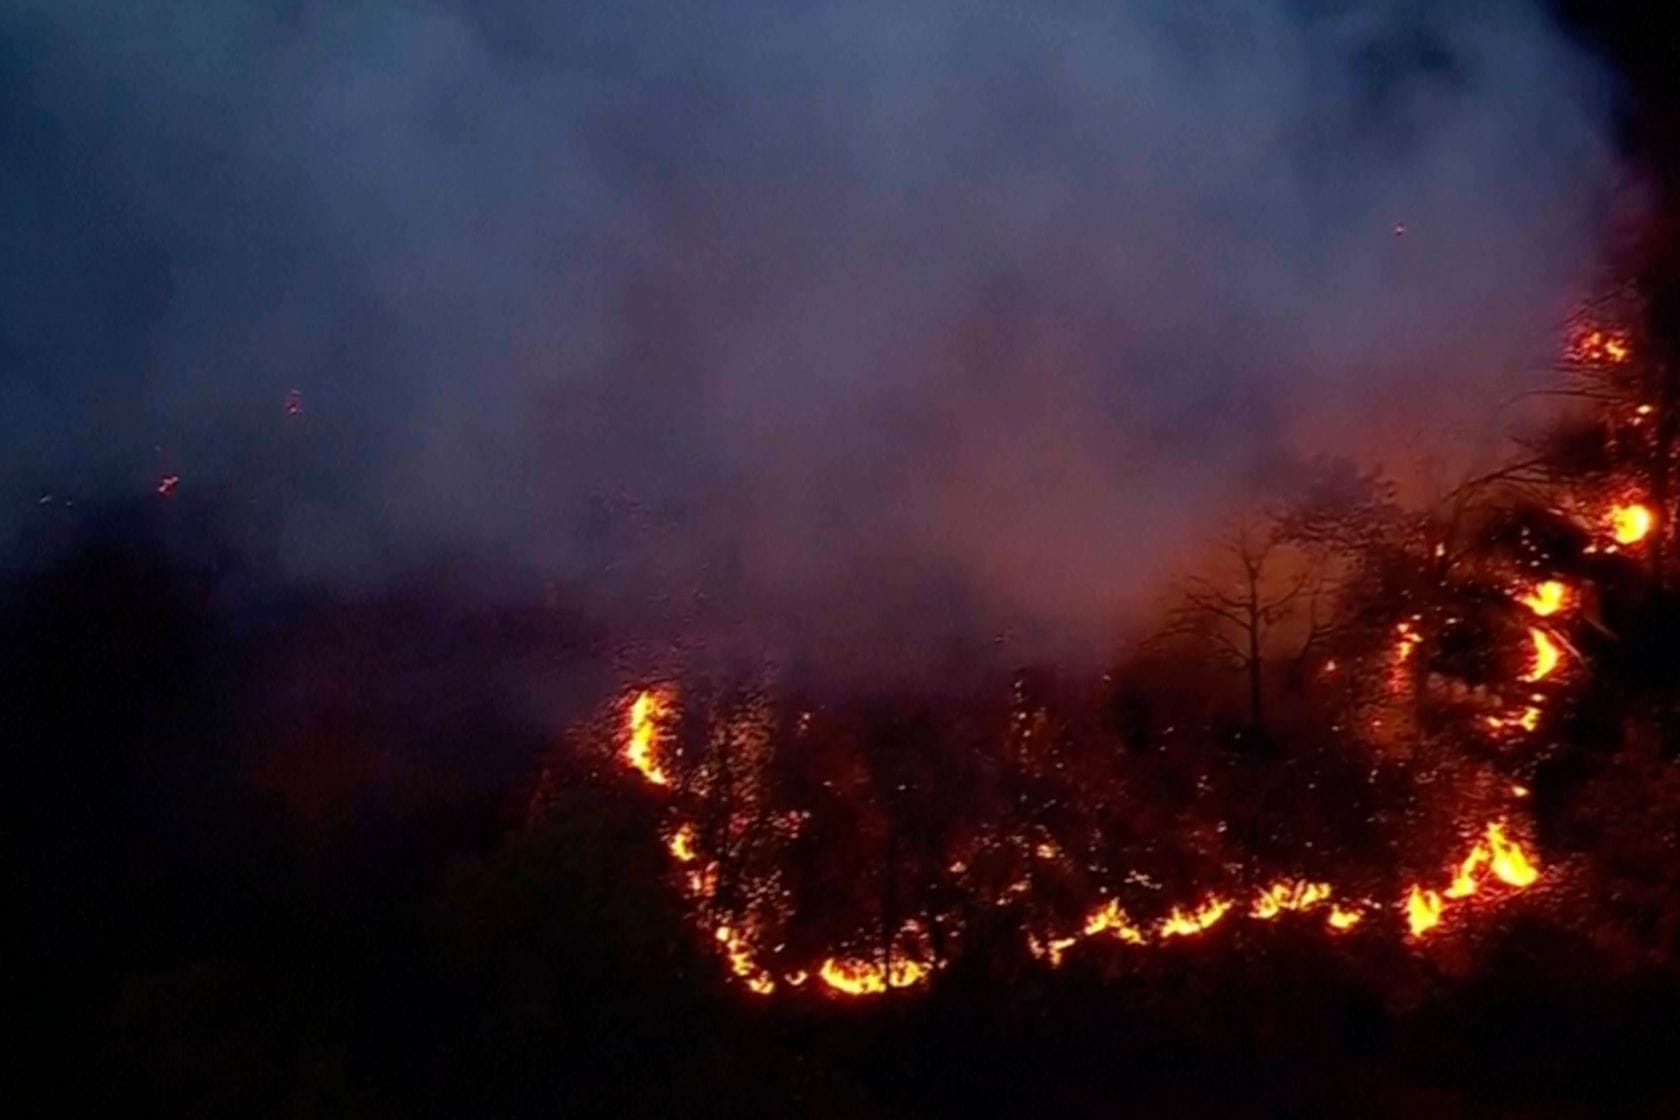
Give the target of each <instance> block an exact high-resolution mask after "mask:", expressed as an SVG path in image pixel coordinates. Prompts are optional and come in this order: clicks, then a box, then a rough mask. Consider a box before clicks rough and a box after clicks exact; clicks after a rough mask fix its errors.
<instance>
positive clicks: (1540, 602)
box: [1521, 579, 1569, 618]
mask: <svg viewBox="0 0 1680 1120" xmlns="http://www.w3.org/2000/svg"><path fill="white" fill-rule="evenodd" d="M1568 601H1569V588H1567V587H1565V586H1564V585H1563V584H1562V583H1561V582H1560V581H1558V580H1555V579H1549V580H1547V581H1546V582H1544V583H1541V584H1537V585H1536V586H1535V588H1534V590H1533V591H1531V592H1529V593H1528V594H1527V595H1524V596H1523V597H1522V599H1521V602H1522V605H1523V606H1525V607H1527V608H1528V609H1529V610H1531V611H1533V612H1534V613H1535V614H1537V615H1539V616H1540V617H1541V618H1545V617H1547V616H1548V615H1554V614H1556V613H1557V612H1558V611H1560V610H1562V609H1563V608H1564V606H1565V605H1566V604H1567V603H1568Z"/></svg>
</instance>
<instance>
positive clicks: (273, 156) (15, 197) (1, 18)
mask: <svg viewBox="0 0 1680 1120" xmlns="http://www.w3.org/2000/svg"><path fill="white" fill-rule="evenodd" d="M1609 90H1610V83H1609V81H1608V79H1607V77H1606V75H1605V74H1603V73H1601V72H1599V71H1598V70H1597V69H1595V67H1594V66H1593V65H1592V64H1591V63H1590V61H1589V60H1588V59H1586V58H1585V57H1584V56H1583V55H1582V54H1581V53H1580V52H1579V51H1578V50H1577V49H1576V48H1575V47H1574V46H1573V45H1572V44H1571V42H1570V41H1569V40H1568V39H1567V38H1566V37H1565V35H1564V34H1563V33H1562V32H1561V31H1560V30H1559V29H1558V28H1557V27H1555V26H1554V25H1552V24H1551V23H1550V22H1548V20H1547V18H1546V17H1545V15H1544V13H1543V12H1542V10H1541V8H1540V7H1539V6H1538V5H1537V4H1534V3H1519V2H1516V0H1510V2H1487V3H1471V2H1458V0H1443V2H1440V3H1410V4H1403V3H1383V2H1377V0H1370V2H1352V0H1350V2H1346V3H1305V2H1286V0H1269V2H1264V3H1238V2H1235V0H1230V2H1214V3H1202V4H1181V3H1176V2H1172V0H1161V2H1145V0H1130V2H1112V0H1111V2H1105V3H1071V2H1070V3H1042V4H1025V3H969V4H950V5H934V4H927V3H919V2H908V0H895V2H892V3H874V2H865V3H833V4H817V3H805V2H797V3H790V2H788V0H781V2H764V3H757V2H736V3H704V4H700V3H694V4H688V3H672V2H671V0H657V2H638V0H615V2H613V3H599V4H593V5H581V4H579V5H557V4H551V3H544V2H539V0H457V2H445V0H431V2H414V3H407V2H405V3H397V2H395V0H389V2H364V3H313V2H308V0H292V2H289V3H285V2H280V0H274V2H272V3H267V4H260V5H246V4H237V3H232V2H228V3H199V4H195V3H166V2H162V0H149V2H148V0H131V2H123V3H119V2H116V0H112V2H109V3H92V2H73V0H0V214H3V215H4V221H3V223H0V439H3V450H0V464H3V468H0V469H3V472H4V475H3V477H4V480H5V482H4V486H3V487H0V540H4V541H6V542H16V541H17V540H19V539H21V538H23V537H26V536H27V535H28V534H29V533H30V532H31V531H33V530H32V527H36V526H38V524H39V522H40V519H42V518H46V517H52V516H61V515H62V512H61V511H62V510H63V508H64V506H65V503H67V502H74V501H80V502H81V503H82V504H83V505H84V506H88V505H97V504H98V503H99V502H100V501H109V500H112V499H114V497H117V496H121V495H124V494H133V495H136V496H143V495H147V494H148V493H149V491H150V490H151V488H152V487H153V486H154V485H156V483H157V480H158V478H159V477H160V476H162V475H164V474H169V473H175V474H179V476H180V477H181V480H182V481H181V489H180V490H179V491H178V492H177V494H176V495H175V496H174V497H175V498H178V499H183V500H185V499H187V498H190V497H191V495H193V494H195V493H197V494H205V493H215V494H217V495H218V496H219V497H218V500H219V501H222V502H224V503H225V504H226V506H227V508H228V509H230V510H233V511H234V512H233V513H229V514H227V516H229V517H235V518H236V519H243V520H241V522H240V523H241V524H242V525H246V526H247V527H249V526H251V525H256V526H259V527H260V532H257V536H259V537H261V539H262V540H263V542H264V545H263V547H266V548H269V549H271V550H272V551H273V552H274V554H275V555H276V556H277V557H278V558H279V560H280V562H281V563H282V564H283V565H284V567H285V569H286V570H287V571H288V572H290V573H293V574H296V575H299V576H303V577H307V578H311V579H324V580H328V581H346V582H352V583H367V582H370V581H374V582H376V581H379V580H381V579H384V578H388V577H389V576H390V575H391V574H392V573H393V572H398V571H401V570H403V569H404V568H405V567H406V566H408V565H411V564H414V563H417V562H420V561H421V560H423V559H424V558H426V557H429V556H433V555H436V554H440V553H447V554H449V555H452V556H455V557H458V558H464V559H465V560H467V561H468V562H469V563H470V564H471V565H474V566H475V567H476V570H478V571H480V572H481V573H482V575H483V579H484V580H485V581H486V583H487V584H496V583H499V582H503V581H505V582H506V584H507V585H508V586H510V587H512V586H520V587H524V586H527V585H528V584H530V583H534V582H546V583H551V584H553V585H555V586H558V587H561V588H563V589H564V593H565V594H567V595H570V596H574V597H580V598H581V600H582V601H583V602H585V603H586V604H587V605H589V606H590V607H591V608H592V609H595V610H598V611H601V612H604V613H607V614H608V615H612V616H617V615H620V614H623V615H625V616H627V617H628V616H629V615H631V614H634V615H635V616H637V617H638V618H640V619H642V620H643V621H645V620H646V619H648V618H650V617H651V618H656V619H664V620H666V621H667V622H668V624H669V625H670V626H671V627H672V628H673V629H683V628H688V627H695V628H699V629H704V630H712V631H717V630H724V631H730V632H734V633H737V634H740V635H744V636H745V637H746V638H747V640H749V641H753V642H761V643H764V644H765V645H767V646H776V647H778V648H780V647H784V646H785V647H805V648H808V649H810V650H816V651H825V650H826V651H829V653H831V654H833V655H834V656H836V657H841V656H844V657H845V658H849V659H852V660H853V661H855V662H858V663H862V664H867V665H891V664H894V663H895V662H901V661H917V660H923V659H926V658H931V657H935V656H939V655H941V651H948V650H950V649H952V648H954V646H960V647H962V648H965V649H980V650H986V649H1003V648H1007V649H1009V651H1010V654H1011V656H1014V655H1015V653H1016V651H1017V650H1022V649H1024V650H1028V651H1036V652H1049V653H1054V654H1055V655H1058V656H1061V655H1071V654H1077V653H1089V652H1092V651H1098V650H1101V649H1102V648H1103V647H1104V646H1105V645H1106V644H1107V643H1109V642H1111V641H1112V640H1113V639H1114V638H1115V637H1116V636H1117V635H1118V634H1119V633H1121V632H1122V631H1121V627H1122V625H1123V623H1124V621H1125V619H1126V617H1127V615H1128V612H1129V611H1130V610H1132V609H1133V608H1135V607H1136V606H1137V605H1138V604H1139V603H1141V602H1143V601H1145V599H1146V598H1147V597H1148V596H1149V595H1151V594H1153V592H1154V591H1155V590H1156V589H1157V588H1158V585H1159V583H1160V581H1161V579H1162V577H1163V575H1164V574H1165V573H1166V572H1168V571H1169V570H1170V569H1171V568H1172V567H1173V565H1174V564H1175V563H1176V562H1177V561H1178V560H1179V559H1180V558H1181V556H1182V554H1183V553H1184V551H1185V550H1186V549H1187V548H1188V547H1189V546H1190V545H1191V544H1192V543H1193V542H1194V541H1196V540H1198V539H1199V538H1200V537H1201V536H1202V535H1203V534H1205V533H1206V532H1208V531H1209V530H1210V528H1213V527H1215V526H1216V524H1217V521H1218V519H1219V517H1220V511H1221V510H1222V509H1223V507H1224V506H1225V505H1226V504H1227V503H1229V502H1231V501H1234V500H1240V496H1241V494H1242V492H1243V489H1244V487H1245V485H1246V484H1247V480H1248V479H1249V477H1250V476H1251V475H1252V473H1253V472H1255V471H1256V470H1259V469H1261V468H1263V467H1264V466H1265V465H1266V464H1268V463H1271V462H1273V461H1275V460H1276V459H1277V458H1278V457H1280V456H1288V455H1298V454H1306V453H1310V452H1312V451H1314V450H1318V449H1320V448H1327V449H1329V450H1334V451H1349V450H1357V451H1363V452H1368V453H1369V452H1374V453H1377V454H1380V455H1382V456H1383V457H1386V458H1387V459H1388V460H1389V461H1390V463H1391V464H1392V465H1395V466H1404V463H1403V460H1404V459H1406V457H1408V456H1410V455H1413V454H1423V453H1424V452H1422V451H1417V450H1416V449H1414V448H1413V447H1412V446H1411V441H1412V440H1413V439H1414V437H1418V436H1420V435H1421V436H1436V435H1439V434H1440V433H1442V432H1450V433H1454V435H1453V438H1455V439H1456V438H1460V436H1459V435H1458V434H1457V433H1460V432H1461V431H1466V430H1475V431H1478V432H1481V431H1483V430H1484V429H1485V427H1486V422H1487V417H1488V415H1489V412H1488V402H1491V401H1496V400H1500V399H1503V398H1504V397H1506V396H1508V395H1509V394H1510V392H1511V391H1513V390H1515V389H1519V388H1521V387H1523V385H1524V384H1526V383H1528V382H1529V381H1532V379H1534V378H1535V377H1536V376H1538V374H1537V373H1536V372H1535V371H1536V369H1537V367H1539V366H1540V365H1543V364H1544V358H1545V353H1546V350H1547V347H1548V346H1550V345H1551V343H1552V341H1553V340H1552V338H1551V336H1550V333H1549V331H1550V328H1551V325H1552V324H1554V323H1555V322H1556V321H1557V320H1558V318H1559V316H1560V314H1561V313H1562V312H1563V310H1564V309H1565V308H1566V307H1567V305H1568V304H1569V302H1570V301H1571V300H1572V299H1574V298H1576V297H1577V296H1578V295H1579V294H1580V292H1581V290H1582V287H1583V285H1584V284H1586V283H1587V282H1588V281H1589V280H1590V279H1591V278H1592V276H1593V275H1594V272H1595V269H1596V268H1597V267H1598V265H1599V263H1600V255H1601V245H1602V242H1603V239H1604V236H1605V232H1606V230H1605V226H1606V218H1605V215H1606V214H1607V213H1608V212H1609V211H1610V208H1611V204H1612V203H1613V202H1614V201H1615V199H1616V197H1617V189H1618V181H1619V177H1620V174H1621V172H1620V170H1619V168H1618V166H1617V161H1616V158H1615V153H1614V150H1613V145H1612V141H1611V136H1610V129H1609V113H1608V104H1609V96H1608V95H1609ZM1402 227H1403V229H1402ZM293 389H296V390H298V391H299V392H300V394H301V400H302V404H303V414H302V415H301V416H297V417H288V416H287V415H286V414H285V412H286V410H285V407H284V402H285V399H286V395H287V393H288V392H289V391H291V390H293ZM1426 442H1427V441H1426Z"/></svg>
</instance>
